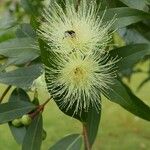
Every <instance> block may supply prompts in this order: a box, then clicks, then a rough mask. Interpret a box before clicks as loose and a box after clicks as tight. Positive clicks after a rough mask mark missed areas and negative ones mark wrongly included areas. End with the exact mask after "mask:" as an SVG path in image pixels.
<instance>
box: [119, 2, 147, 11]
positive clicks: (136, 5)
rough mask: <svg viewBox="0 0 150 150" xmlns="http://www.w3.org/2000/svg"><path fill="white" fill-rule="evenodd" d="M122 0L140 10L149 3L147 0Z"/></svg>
mask: <svg viewBox="0 0 150 150" xmlns="http://www.w3.org/2000/svg"><path fill="white" fill-rule="evenodd" d="M120 1H121V2H122V3H124V4H126V5H127V6H129V7H131V8H135V9H140V10H144V9H145V8H146V4H147V1H146V0H120Z"/></svg>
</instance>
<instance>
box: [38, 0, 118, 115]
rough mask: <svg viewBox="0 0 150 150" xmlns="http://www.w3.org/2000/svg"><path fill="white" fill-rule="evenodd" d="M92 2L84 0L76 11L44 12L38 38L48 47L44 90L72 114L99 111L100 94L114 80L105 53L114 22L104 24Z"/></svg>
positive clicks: (56, 9)
mask: <svg viewBox="0 0 150 150" xmlns="http://www.w3.org/2000/svg"><path fill="white" fill-rule="evenodd" d="M98 11H99V9H98V8H97V7H96V3H95V1H92V3H90V4H88V3H87V1H86V0H83V1H82V3H81V5H80V6H79V8H78V11H76V8H75V5H74V4H72V3H68V5H66V11H64V10H63V9H62V8H61V6H59V5H58V4H57V3H55V2H54V3H53V5H50V7H49V8H48V9H46V10H45V13H44V18H45V20H46V22H42V25H41V28H40V30H39V34H40V36H41V38H42V39H43V40H45V42H46V43H47V45H49V47H50V48H48V49H47V50H46V51H47V52H48V54H47V55H45V57H46V58H44V59H47V62H48V64H47V63H46V64H45V77H46V81H47V88H48V90H49V92H50V94H51V95H52V97H53V99H54V100H55V101H57V102H58V101H59V105H60V107H61V108H65V109H66V111H68V110H69V109H70V108H73V109H74V113H79V112H80V113H81V112H82V111H83V110H85V111H88V108H89V106H90V105H92V106H93V107H95V108H96V109H97V110H99V109H100V107H99V106H100V94H101V93H103V94H106V92H105V91H106V89H109V85H111V84H113V79H114V78H115V77H116V70H115V63H116V62H117V60H116V58H115V59H110V57H109V55H108V54H107V53H106V54H105V53H104V49H105V48H106V46H107V44H108V42H109V41H110V39H111V35H110V34H109V33H108V30H109V28H110V26H111V25H112V23H113V21H114V20H111V21H110V22H109V23H106V24H103V22H102V20H103V17H104V16H102V17H100V16H98Z"/></svg>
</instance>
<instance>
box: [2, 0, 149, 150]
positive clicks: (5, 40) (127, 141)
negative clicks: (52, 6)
mask: <svg viewBox="0 0 150 150" xmlns="http://www.w3.org/2000/svg"><path fill="white" fill-rule="evenodd" d="M57 1H58V2H59V3H60V4H61V5H62V6H64V2H62V0H57ZM89 1H90V0H89ZM99 2H100V3H101V9H102V10H104V9H105V8H112V11H113V13H115V12H117V13H118V14H119V16H122V18H123V20H125V23H124V22H123V23H124V24H125V25H123V24H121V23H122V22H121V21H120V22H119V21H118V22H119V23H120V24H119V23H118V24H119V25H118V27H119V29H118V30H117V31H116V32H114V34H113V41H112V45H113V46H112V47H110V50H112V49H114V48H115V49H116V51H117V49H119V48H122V47H123V46H129V47H128V48H129V51H130V52H131V54H130V59H129V60H132V61H131V63H130V61H129V60H128V64H124V63H122V64H120V67H119V76H120V77H121V79H122V80H123V81H124V82H125V83H126V84H127V85H128V86H129V87H130V88H131V90H132V91H133V92H134V93H135V94H136V95H137V96H138V97H139V98H140V99H142V100H143V101H144V102H145V103H147V104H148V105H150V91H149V89H150V18H149V17H147V16H148V14H147V13H149V12H150V1H149V0H133V1H131V0H102V1H99V0H97V3H99ZM48 3H49V1H48V0H47V1H43V0H1V1H0V71H1V72H3V73H4V72H6V71H10V70H15V69H16V68H19V67H23V66H25V65H26V64H28V62H30V63H31V64H38V63H40V58H39V55H40V51H39V46H38V44H37V42H36V41H34V40H33V39H36V40H37V35H36V32H35V30H36V29H37V28H38V26H39V20H40V19H41V18H40V17H41V10H42V9H43V7H44V5H47V4H48ZM120 7H126V8H133V9H135V10H136V11H137V12H136V11H135V13H139V14H140V17H139V16H138V18H137V17H136V15H135V16H134V13H132V11H127V10H125V9H124V8H123V9H124V11H122V10H123V9H120ZM117 8H119V9H117ZM112 11H110V13H111V12H112ZM128 13H131V16H132V15H133V18H132V21H133V23H132V21H131V20H130V18H128V17H129V16H130V15H128ZM112 15H113V14H112ZM108 16H109V15H108ZM120 18H121V17H120ZM106 19H107V18H106ZM130 22H131V23H130ZM120 27H121V28H120ZM18 39H19V40H18ZM33 43H34V47H33ZM133 44H139V45H138V48H137V46H136V47H134V46H132V45H133ZM27 45H28V47H26V46H27ZM20 46H21V48H20V49H21V50H22V51H20V50H18V49H17V47H20ZM6 48H7V49H8V50H4V49H6ZM9 48H11V50H13V51H11V52H10V50H9ZM141 49H142V51H140V50H141ZM119 50H120V49H119ZM127 50H128V49H127V48H125V49H121V51H123V52H124V53H125V51H126V53H127V56H128V51H127ZM134 50H135V51H137V53H133V54H132V51H134ZM139 51H140V52H139ZM110 53H111V51H110ZM112 55H115V53H114V52H112ZM120 55H121V54H120ZM29 56H30V57H29ZM134 58H136V59H135V61H134V60H133V59H134ZM124 59H125V58H124ZM125 63H126V61H125ZM126 66H128V67H126ZM129 66H130V67H129ZM31 69H32V72H31V74H32V75H31V78H37V77H38V76H39V74H38V73H34V72H35V70H37V68H31ZM24 72H26V71H24ZM39 72H40V71H39ZM0 77H1V79H0V82H1V81H2V79H3V81H2V83H6V84H7V82H8V81H4V77H2V76H1V75H0ZM8 77H9V76H8ZM28 77H29V76H28ZM28 77H26V78H24V80H26V79H27V78H28ZM10 80H11V79H10ZM9 82H10V81H9ZM14 82H15V81H14ZM30 82H31V83H32V80H31V81H30ZM30 82H28V84H29V85H31V83H30ZM12 85H16V84H14V83H12ZM29 85H25V87H24V88H25V89H26V88H28V86H29ZM17 86H21V87H22V84H21V81H20V82H19V81H18V83H17ZM5 87H6V86H5V85H3V84H1V86H0V95H2V93H3V91H4V89H5ZM38 90H39V99H40V100H41V101H42V100H44V99H46V97H47V96H46V95H44V96H43V94H42V90H41V89H38ZM11 91H12V90H11ZM11 91H10V92H9V93H11ZM29 94H30V96H31V97H32V98H33V97H34V96H33V93H32V92H30V93H29ZM7 99H8V95H7ZM7 99H6V100H5V101H7ZM44 114H45V115H44V116H43V117H44V128H45V129H46V131H47V133H48V136H47V139H46V140H45V141H44V142H43V147H42V150H45V149H47V148H48V147H49V146H50V145H52V144H53V143H55V142H56V141H57V140H59V139H60V138H61V137H63V136H64V135H67V134H69V133H71V132H77V133H80V132H81V127H80V125H79V122H77V121H75V120H74V119H72V118H70V117H68V116H65V115H64V114H63V113H62V112H61V111H60V110H59V109H58V108H57V107H56V104H55V103H53V102H51V103H50V104H48V106H47V108H46V111H45V112H44ZM62 118H63V119H62ZM66 124H67V125H66ZM0 133H1V135H0V149H2V150H9V149H15V150H17V149H18V150H19V149H20V147H19V146H18V145H17V144H16V143H15V141H14V140H13V137H12V136H11V133H10V131H9V130H8V127H7V126H4V125H1V127H0ZM56 133H57V134H56ZM149 141H150V128H149V123H148V122H146V121H144V120H142V119H139V118H137V117H135V116H133V115H132V114H129V113H128V112H127V111H124V110H122V108H121V107H119V106H118V105H115V104H114V103H110V102H108V101H105V100H104V101H103V112H102V120H101V128H100V130H99V132H98V136H97V140H96V142H95V145H94V147H93V149H94V150H100V149H102V150H119V149H120V146H121V149H122V150H129V149H132V150H149V148H150V142H149Z"/></svg>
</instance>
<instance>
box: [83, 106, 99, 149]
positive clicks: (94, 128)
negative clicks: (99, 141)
mask: <svg viewBox="0 0 150 150" xmlns="http://www.w3.org/2000/svg"><path fill="white" fill-rule="evenodd" d="M101 109H102V107H101V106H100V110H96V109H95V108H94V107H91V108H90V109H89V111H88V114H87V121H86V123H85V124H86V127H87V132H88V138H89V143H90V145H91V146H92V145H93V143H94V141H95V139H96V136H97V133H98V127H99V124H100V118H101Z"/></svg>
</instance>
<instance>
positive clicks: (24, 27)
mask: <svg viewBox="0 0 150 150" xmlns="http://www.w3.org/2000/svg"><path fill="white" fill-rule="evenodd" d="M16 35H17V37H20V38H23V37H31V38H35V37H36V33H35V31H34V30H33V28H32V27H31V25H30V24H27V23H24V24H21V25H20V27H19V28H18V29H17V31H16Z"/></svg>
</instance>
